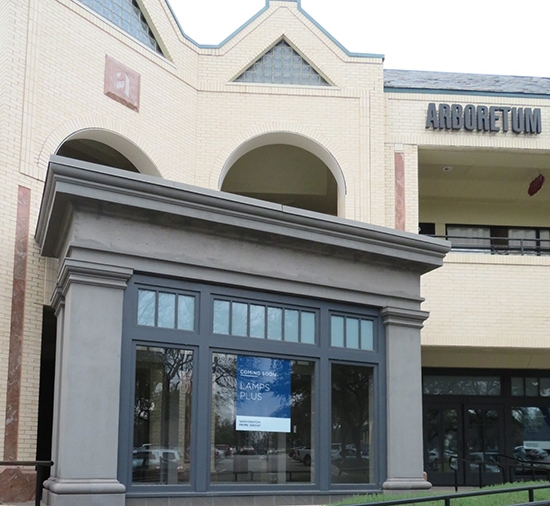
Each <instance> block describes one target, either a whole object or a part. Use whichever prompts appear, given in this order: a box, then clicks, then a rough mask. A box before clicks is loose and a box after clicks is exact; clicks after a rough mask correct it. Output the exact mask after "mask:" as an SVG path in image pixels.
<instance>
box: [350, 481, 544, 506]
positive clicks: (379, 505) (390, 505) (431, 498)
mask: <svg viewBox="0 0 550 506" xmlns="http://www.w3.org/2000/svg"><path fill="white" fill-rule="evenodd" d="M545 489H550V484H549V485H529V486H525V487H512V488H501V489H496V490H479V491H477V492H461V493H453V494H441V495H435V494H434V495H427V496H421V497H413V498H411V499H395V500H389V501H380V502H369V503H356V504H350V505H348V506H398V505H399V506H401V505H405V504H409V505H410V504H420V503H425V502H436V503H437V502H441V503H442V505H444V506H452V502H451V501H454V500H457V499H461V498H464V497H480V496H483V495H497V494H509V493H512V492H527V495H528V500H527V502H525V503H517V504H514V505H510V506H550V499H546V500H544V501H537V502H535V500H534V497H535V490H545Z"/></svg>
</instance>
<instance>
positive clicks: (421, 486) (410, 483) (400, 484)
mask: <svg viewBox="0 0 550 506" xmlns="http://www.w3.org/2000/svg"><path fill="white" fill-rule="evenodd" d="M382 487H383V488H384V490H426V489H429V488H432V484H431V483H430V482H429V481H427V480H425V479H424V478H390V479H388V480H387V481H385V482H384V483H383V485H382Z"/></svg>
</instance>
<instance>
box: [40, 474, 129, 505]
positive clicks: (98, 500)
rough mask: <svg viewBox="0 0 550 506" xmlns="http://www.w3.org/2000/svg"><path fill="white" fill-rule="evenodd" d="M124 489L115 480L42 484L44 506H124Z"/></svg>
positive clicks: (48, 482) (58, 481) (58, 480)
mask: <svg viewBox="0 0 550 506" xmlns="http://www.w3.org/2000/svg"><path fill="white" fill-rule="evenodd" d="M125 492H126V488H125V487H124V485H122V483H119V482H118V481H117V480H60V479H56V478H53V479H52V478H50V479H49V480H46V481H45V482H44V493H43V496H42V504H43V505H44V506H74V505H76V504H78V506H98V505H101V506H124V505H125V499H126V494H125Z"/></svg>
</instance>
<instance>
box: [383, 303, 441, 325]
mask: <svg viewBox="0 0 550 506" xmlns="http://www.w3.org/2000/svg"><path fill="white" fill-rule="evenodd" d="M380 314H381V315H382V318H383V321H384V325H385V326H386V327H388V326H390V325H395V326H399V327H410V328H414V329H421V328H422V327H423V326H424V325H423V324H424V321H426V320H427V319H428V316H430V313H428V311H421V310H419V309H404V308H400V307H391V306H386V307H384V308H382V310H381V311H380Z"/></svg>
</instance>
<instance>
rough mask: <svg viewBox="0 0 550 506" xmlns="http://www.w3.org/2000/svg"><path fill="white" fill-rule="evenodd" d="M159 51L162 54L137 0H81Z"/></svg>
mask: <svg viewBox="0 0 550 506" xmlns="http://www.w3.org/2000/svg"><path fill="white" fill-rule="evenodd" d="M79 1H80V2H81V3H83V4H84V5H86V6H87V7H89V8H90V9H92V10H93V11H95V12H97V13H98V14H99V15H100V16H103V17H104V18H105V19H107V20H109V21H110V22H111V23H113V24H115V25H116V26H118V27H119V28H122V29H123V30H124V31H125V32H126V33H128V34H130V35H131V36H132V37H134V38H136V39H137V40H139V41H140V42H142V43H143V44H145V45H146V46H148V47H150V48H151V49H153V50H154V51H156V52H157V53H160V54H162V51H161V49H160V47H159V45H158V42H157V40H156V39H155V36H154V35H153V32H152V31H151V28H150V27H149V24H148V23H147V20H146V19H145V17H144V16H143V13H142V12H141V9H140V8H139V5H138V3H137V1H136V0H79Z"/></svg>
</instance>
